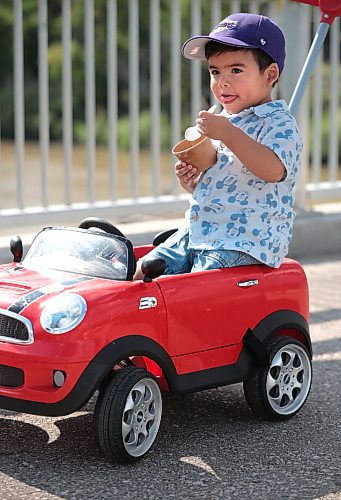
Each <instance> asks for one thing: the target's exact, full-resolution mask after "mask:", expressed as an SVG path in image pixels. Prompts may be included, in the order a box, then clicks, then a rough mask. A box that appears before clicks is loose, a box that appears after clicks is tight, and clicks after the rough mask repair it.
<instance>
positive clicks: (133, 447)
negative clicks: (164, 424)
mask: <svg viewBox="0 0 341 500" xmlns="http://www.w3.org/2000/svg"><path fill="white" fill-rule="evenodd" d="M161 414H162V398H161V392H160V389H159V386H158V384H157V383H156V382H155V381H154V380H153V379H150V378H143V379H141V380H140V381H139V382H137V384H135V385H134V387H133V388H132V390H131V391H130V393H129V395H128V397H127V401H126V405H125V408H124V411H123V418H122V438H123V443H124V447H125V449H126V450H127V452H128V453H129V454H130V455H131V456H133V457H140V456H141V455H143V454H144V453H146V452H147V451H148V450H149V448H150V447H151V445H152V444H153V442H154V441H155V438H156V435H157V432H158V430H159V426H160V421H161Z"/></svg>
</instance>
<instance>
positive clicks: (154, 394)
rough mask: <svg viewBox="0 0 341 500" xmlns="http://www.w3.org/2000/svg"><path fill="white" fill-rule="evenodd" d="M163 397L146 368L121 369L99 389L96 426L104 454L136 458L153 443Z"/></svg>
mask: <svg viewBox="0 0 341 500" xmlns="http://www.w3.org/2000/svg"><path fill="white" fill-rule="evenodd" d="M161 415H162V397H161V392H160V388H159V385H158V383H157V381H156V379H155V377H154V376H153V375H152V374H151V373H149V372H147V371H146V370H144V369H141V368H136V367H128V368H124V369H122V370H119V371H118V372H117V373H116V374H115V376H114V377H113V378H112V380H111V381H110V382H109V384H107V385H106V386H105V387H104V389H103V390H102V391H100V394H99V397H98V400H97V404H96V408H95V430H96V435H97V439H98V442H99V445H100V448H101V449H102V451H103V453H104V455H105V456H106V457H108V458H109V459H111V460H114V461H117V462H134V461H136V460H139V459H140V458H142V457H143V456H144V455H145V454H146V453H147V452H148V451H149V450H150V448H151V447H152V445H153V443H154V441H155V439H156V436H157V433H158V430H159V426H160V422H161Z"/></svg>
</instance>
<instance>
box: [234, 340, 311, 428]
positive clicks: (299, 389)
mask: <svg viewBox="0 0 341 500" xmlns="http://www.w3.org/2000/svg"><path fill="white" fill-rule="evenodd" d="M267 350H268V353H269V363H268V365H267V366H258V367H256V368H255V369H254V370H253V372H252V373H251V375H250V377H249V378H248V380H246V381H245V382H244V395H245V399H246V402H247V403H248V405H249V406H250V408H251V410H252V411H253V413H255V415H257V416H258V417H261V418H264V419H268V420H269V419H271V420H287V419H288V418H291V417H293V416H294V415H295V414H296V413H297V412H298V411H299V410H300V409H301V408H302V406H303V405H304V403H305V402H306V400H307V398H308V395H309V391H310V387H311V380H312V365H311V356H310V354H309V352H308V351H307V349H306V348H305V346H304V345H303V344H302V343H301V342H299V341H298V340H296V339H293V338H291V337H275V338H273V339H272V340H271V341H270V342H269V344H268V345H267Z"/></svg>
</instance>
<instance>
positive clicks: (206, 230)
mask: <svg viewBox="0 0 341 500" xmlns="http://www.w3.org/2000/svg"><path fill="white" fill-rule="evenodd" d="M222 114H223V115H225V116H226V119H228V120H230V121H231V123H232V124H233V125H235V126H237V127H238V128H240V129H241V130H243V131H244V132H245V133H246V134H247V135H249V136H250V137H252V138H253V139H255V140H256V141H257V142H259V143H261V144H263V145H264V146H267V147H268V148H270V149H271V150H272V151H274V153H275V154H276V155H277V156H278V157H279V159H280V160H281V161H282V162H283V165H284V167H285V170H286V173H285V176H284V178H283V179H282V180H281V181H280V182H266V181H264V180H262V179H260V178H259V177H256V176H255V175H254V174H253V173H252V172H250V171H249V170H248V169H247V168H246V166H244V165H243V164H242V163H241V162H240V161H239V159H238V158H237V157H236V156H235V155H234V154H233V153H232V152H231V151H230V150H229V149H228V148H227V147H226V146H225V144H223V143H220V142H219V141H214V142H215V145H216V147H217V151H218V161H217V162H216V164H215V165H213V167H211V168H210V169H209V170H207V171H206V172H204V173H203V174H202V175H201V177H200V180H199V182H198V184H197V186H196V188H195V190H194V192H193V195H192V197H191V200H190V208H189V210H188V211H187V213H186V221H187V223H186V227H187V230H188V231H189V247H190V248H194V249H205V250H216V249H225V250H240V251H243V252H245V253H247V254H249V255H252V256H253V257H255V258H256V259H258V260H259V261H260V262H263V263H264V264H267V265H268V266H271V267H279V266H280V264H281V262H282V260H283V258H284V257H285V255H286V254H287V253H288V247H289V242H290V240H291V237H292V230H293V222H294V218H295V212H294V208H293V207H294V200H293V189H294V185H295V181H296V177H297V173H298V170H299V167H300V158H301V150H302V139H301V136H300V133H299V130H298V128H297V124H296V121H295V118H294V117H293V116H292V115H291V114H290V111H289V109H288V107H287V105H286V103H285V101H282V100H278V101H272V102H268V103H265V104H261V105H259V106H255V107H251V108H249V109H245V110H243V111H241V112H240V113H238V114H237V115H228V114H227V113H225V112H224V111H223V113H222Z"/></svg>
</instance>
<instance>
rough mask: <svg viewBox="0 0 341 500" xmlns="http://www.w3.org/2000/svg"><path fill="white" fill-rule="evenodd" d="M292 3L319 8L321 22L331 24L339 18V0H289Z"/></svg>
mask: <svg viewBox="0 0 341 500" xmlns="http://www.w3.org/2000/svg"><path fill="white" fill-rule="evenodd" d="M291 1H292V2H298V3H306V4H308V5H314V6H315V7H320V9H321V11H322V17H321V21H323V22H324V23H328V24H332V22H333V21H334V19H335V18H336V17H340V16H341V0H291Z"/></svg>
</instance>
